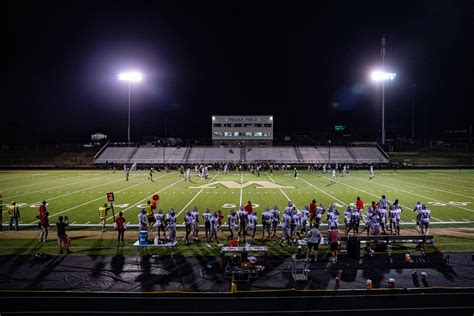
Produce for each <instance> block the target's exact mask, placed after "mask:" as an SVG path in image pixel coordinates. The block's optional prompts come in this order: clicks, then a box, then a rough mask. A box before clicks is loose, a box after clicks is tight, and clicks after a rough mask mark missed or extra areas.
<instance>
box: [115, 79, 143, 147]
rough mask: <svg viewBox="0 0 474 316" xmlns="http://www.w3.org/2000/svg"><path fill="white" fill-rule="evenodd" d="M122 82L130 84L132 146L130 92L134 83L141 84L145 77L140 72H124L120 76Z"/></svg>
mask: <svg viewBox="0 0 474 316" xmlns="http://www.w3.org/2000/svg"><path fill="white" fill-rule="evenodd" d="M118 79H119V80H120V81H126V82H127V83H128V130H127V137H128V144H129V145H130V90H131V86H132V83H136V82H140V81H142V79H143V75H142V74H141V73H139V72H124V73H121V74H119V75H118Z"/></svg>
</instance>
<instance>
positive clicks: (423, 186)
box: [355, 177, 474, 199]
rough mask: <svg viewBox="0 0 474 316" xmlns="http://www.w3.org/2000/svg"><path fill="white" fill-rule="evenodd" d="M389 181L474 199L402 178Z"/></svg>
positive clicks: (471, 197)
mask: <svg viewBox="0 0 474 316" xmlns="http://www.w3.org/2000/svg"><path fill="white" fill-rule="evenodd" d="M355 178H360V177H355ZM390 181H397V182H401V183H405V184H409V185H416V186H419V187H422V188H426V189H430V190H435V191H439V192H444V193H448V194H454V195H459V196H462V197H466V198H468V199H474V197H473V196H468V195H464V194H460V193H455V192H451V191H446V190H441V189H436V188H433V187H429V186H426V185H421V184H418V183H413V182H407V181H402V180H398V179H393V178H390Z"/></svg>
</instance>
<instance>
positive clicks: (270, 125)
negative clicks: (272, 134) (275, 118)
mask: <svg viewBox="0 0 474 316" xmlns="http://www.w3.org/2000/svg"><path fill="white" fill-rule="evenodd" d="M263 126H264V127H272V124H269V123H267V124H263Z"/></svg>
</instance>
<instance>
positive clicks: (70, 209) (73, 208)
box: [32, 180, 148, 224]
mask: <svg viewBox="0 0 474 316" xmlns="http://www.w3.org/2000/svg"><path fill="white" fill-rule="evenodd" d="M146 182H148V180H146V181H143V182H139V183H137V184H134V185H132V186H130V187H127V188H124V189H122V190H119V191H117V192H114V193H115V194H117V193H120V192H123V191H125V190H126V189H128V188H132V187H136V186H137V185H140V184H143V183H146ZM101 199H104V197H103V196H101V197H98V198H97V199H94V200H91V201H89V202H86V203H82V204H80V205H76V206H74V207H70V208H68V209H67V210H64V211H61V212H58V213H54V214H51V215H50V216H49V217H53V216H56V215H59V214H63V213H66V212H69V211H72V210H75V209H76V208H78V207H81V206H84V205H87V204H90V203H93V202H95V201H98V200H101ZM37 222H38V221H34V222H33V223H32V224H34V223H37Z"/></svg>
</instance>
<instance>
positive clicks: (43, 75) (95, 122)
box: [0, 0, 474, 143]
mask: <svg viewBox="0 0 474 316" xmlns="http://www.w3.org/2000/svg"><path fill="white" fill-rule="evenodd" d="M277 3H280V4H277ZM472 3H473V2H472V1H377V2H368V1H352V2H350V3H349V2H348V1H335V0H332V1H284V2H282V3H281V2H279V1H220V2H208V1H113V2H109V1H63V2H61V3H54V2H50V1H35V2H31V3H28V2H19V1H15V2H11V3H10V5H7V6H6V7H7V10H6V15H7V19H6V32H4V34H6V37H4V41H3V44H4V45H2V46H3V49H2V50H3V52H4V56H5V57H6V58H5V57H4V61H5V63H6V67H7V74H6V85H4V89H5V90H4V92H3V96H2V100H3V101H2V118H3V119H2V124H1V127H0V130H1V135H2V136H1V138H0V143H35V142H38V143H39V142H42V143H45V142H47V143H54V142H78V141H82V142H87V141H89V139H90V134H92V133H94V132H103V133H105V134H107V135H109V138H110V139H112V140H117V141H125V140H126V137H127V134H126V133H127V109H128V103H127V102H128V88H127V86H126V85H125V84H124V83H121V82H119V81H118V80H117V74H118V73H119V72H121V71H124V70H129V69H136V70H140V71H142V72H143V73H144V81H143V82H141V83H140V84H138V85H134V86H132V140H144V139H147V138H148V137H149V136H153V135H156V136H160V137H161V136H164V133H165V127H164V126H165V124H164V123H165V120H166V123H167V124H166V126H167V134H168V136H177V137H182V138H190V137H210V134H211V131H210V126H211V115H212V114H235V115H237V114H243V115H245V114H250V115H251V114H273V115H274V121H275V132H276V133H278V134H280V135H284V134H290V133H291V134H295V133H301V134H305V133H312V134H314V135H319V134H321V133H322V132H323V131H327V130H331V128H332V127H333V126H334V125H336V124H344V125H347V126H349V127H351V128H352V130H353V134H354V135H359V136H360V137H373V138H375V137H376V136H377V135H378V131H379V130H380V115H381V114H380V113H381V110H380V106H381V102H380V101H381V100H380V98H381V96H380V87H378V86H377V85H376V84H374V83H373V82H370V80H369V74H370V71H371V70H373V69H375V68H377V66H379V65H380V64H381V59H380V38H381V36H382V35H383V34H385V36H386V39H387V56H386V69H387V70H392V71H393V72H396V73H397V78H396V80H395V81H393V82H390V83H389V84H388V85H387V87H386V126H387V130H388V133H389V136H394V134H397V135H400V136H407V135H410V133H411V130H410V127H411V104H412V97H413V92H414V93H415V94H414V96H415V104H416V105H415V107H416V110H415V116H416V134H417V136H419V137H423V136H426V137H428V136H442V135H444V131H445V130H449V129H458V130H459V129H468V128H469V124H472V123H473V121H474V120H473V112H474V111H473V109H472V108H473V107H474V103H473V100H474V96H473V93H472V90H473V89H474V80H473V77H474V67H473V56H474V49H473V43H472V42H473V39H474V31H473V30H474V25H473V20H474V14H473V12H474V6H473V4H472ZM414 83H416V89H413V84H414Z"/></svg>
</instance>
